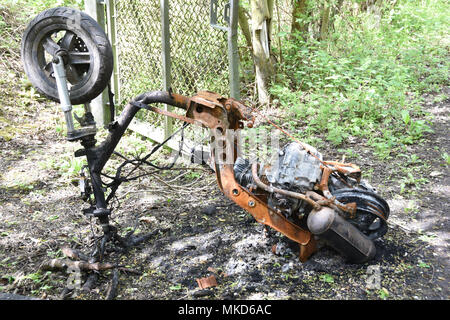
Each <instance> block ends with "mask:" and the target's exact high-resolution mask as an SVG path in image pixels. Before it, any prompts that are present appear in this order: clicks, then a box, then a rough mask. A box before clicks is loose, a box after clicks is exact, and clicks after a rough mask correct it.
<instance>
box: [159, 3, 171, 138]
mask: <svg viewBox="0 0 450 320" xmlns="http://www.w3.org/2000/svg"><path fill="white" fill-rule="evenodd" d="M169 25H170V21H169V0H161V41H162V64H163V65H162V77H163V89H164V90H166V91H167V90H169V89H170V86H171V85H172V78H171V60H170V29H169ZM165 109H166V110H167V111H171V110H172V107H170V106H168V105H166V106H165ZM172 132H173V119H172V118H169V117H165V119H164V135H165V137H166V138H168V137H169V136H170V135H171V134H172Z"/></svg>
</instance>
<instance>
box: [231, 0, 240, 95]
mask: <svg viewBox="0 0 450 320" xmlns="http://www.w3.org/2000/svg"><path fill="white" fill-rule="evenodd" d="M238 15H239V0H230V23H229V26H228V61H229V68H230V69H229V71H230V95H231V97H232V98H235V99H238V100H239V99H240V97H241V92H240V87H239V83H240V81H239V51H238V50H239V49H238V44H237V41H238V31H237V28H238Z"/></svg>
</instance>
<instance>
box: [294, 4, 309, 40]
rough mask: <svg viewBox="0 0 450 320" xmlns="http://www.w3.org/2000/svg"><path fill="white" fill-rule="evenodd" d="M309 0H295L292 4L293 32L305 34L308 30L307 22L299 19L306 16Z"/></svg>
mask: <svg viewBox="0 0 450 320" xmlns="http://www.w3.org/2000/svg"><path fill="white" fill-rule="evenodd" d="M307 2H308V0H294V1H293V6H292V23H291V34H294V33H296V32H301V33H302V34H305V33H306V32H307V31H308V24H307V23H305V22H301V23H300V22H299V21H297V19H299V18H304V17H306V14H307V12H306V10H307V4H308V3H307Z"/></svg>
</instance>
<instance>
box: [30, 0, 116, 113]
mask: <svg viewBox="0 0 450 320" xmlns="http://www.w3.org/2000/svg"><path fill="white" fill-rule="evenodd" d="M63 34H64V36H62V35H63ZM58 36H59V37H60V38H59V39H58ZM56 53H62V54H63V59H64V62H65V67H66V74H67V79H68V82H69V83H68V85H69V95H70V100H71V102H72V104H74V105H76V104H83V103H88V102H90V101H91V100H92V99H94V98H96V97H97V96H98V95H100V93H101V92H102V91H103V90H104V89H105V88H106V86H107V85H108V83H109V80H110V78H111V75H112V71H113V67H114V62H113V53H112V48H111V44H110V43H109V40H108V37H107V36H106V34H105V32H104V31H103V29H102V28H101V27H100V25H99V24H98V23H97V22H96V21H95V20H94V19H92V18H91V17H90V16H89V15H87V14H86V13H84V12H81V11H79V10H75V9H72V8H66V7H58V8H53V9H49V10H46V11H43V12H41V13H40V14H39V15H37V16H36V17H35V18H34V19H33V20H32V21H31V22H30V23H29V25H28V27H27V28H26V30H25V32H24V35H23V38H22V46H21V57H22V63H23V65H24V69H25V73H26V74H27V76H28V78H29V80H30V82H31V83H32V85H33V86H34V87H35V88H36V90H37V91H38V92H39V93H41V94H43V95H45V96H46V97H48V98H49V99H51V100H54V101H57V102H59V96H58V89H57V86H56V81H55V78H54V75H53V67H52V64H51V60H52V59H53V57H54V56H55V55H56Z"/></svg>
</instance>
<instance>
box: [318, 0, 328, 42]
mask: <svg viewBox="0 0 450 320" xmlns="http://www.w3.org/2000/svg"><path fill="white" fill-rule="evenodd" d="M329 27H330V6H329V5H327V4H325V5H324V6H323V8H322V15H321V18H320V40H325V39H327V38H328V29H329Z"/></svg>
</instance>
